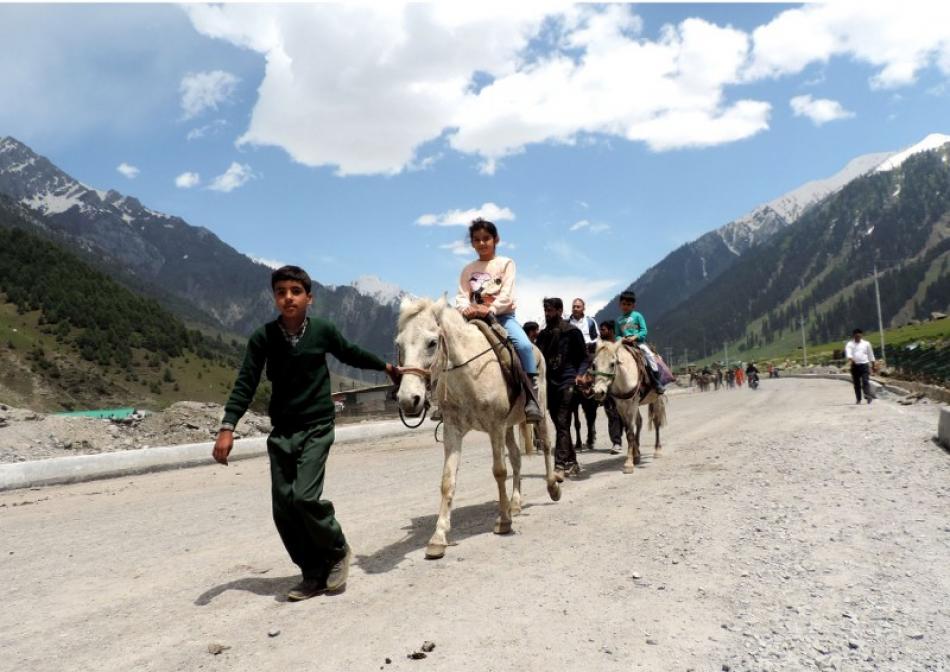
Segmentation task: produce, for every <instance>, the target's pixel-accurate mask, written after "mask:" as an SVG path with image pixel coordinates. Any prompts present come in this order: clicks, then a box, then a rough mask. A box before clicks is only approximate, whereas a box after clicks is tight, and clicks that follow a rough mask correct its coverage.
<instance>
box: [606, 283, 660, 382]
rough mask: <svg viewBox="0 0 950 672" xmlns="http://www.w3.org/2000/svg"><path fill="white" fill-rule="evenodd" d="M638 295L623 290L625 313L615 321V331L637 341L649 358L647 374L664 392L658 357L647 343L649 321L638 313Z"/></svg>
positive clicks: (621, 303)
mask: <svg viewBox="0 0 950 672" xmlns="http://www.w3.org/2000/svg"><path fill="white" fill-rule="evenodd" d="M636 307H637V295H636V294H634V293H633V292H631V291H629V290H628V291H625V292H621V294H620V312H621V313H623V314H622V315H621V316H620V317H618V318H617V321H616V322H615V323H614V333H615V334H616V335H617V338H620V339H624V340H629V341H633V342H635V343H636V344H637V345H638V346H639V347H640V351H641V352H642V353H643V356H644V358H645V359H646V360H647V374H648V375H649V376H650V384H651V385H652V386H653V388H654V389H655V390H656V393H657V394H663V393H664V392H666V390H665V389H664V387H663V383H661V382H660V370H659V368H658V366H657V363H656V357H654V356H653V351H652V350H650V346H648V345H647V321H646V320H645V319H643V315H641V314H640V313H638V312H637V311H636V310H635V308H636Z"/></svg>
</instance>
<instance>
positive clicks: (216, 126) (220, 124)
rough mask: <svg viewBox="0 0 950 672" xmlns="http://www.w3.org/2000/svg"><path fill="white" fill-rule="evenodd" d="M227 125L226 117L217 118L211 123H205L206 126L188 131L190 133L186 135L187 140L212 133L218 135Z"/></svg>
mask: <svg viewBox="0 0 950 672" xmlns="http://www.w3.org/2000/svg"><path fill="white" fill-rule="evenodd" d="M227 125H228V122H227V120H226V119H215V120H214V121H212V122H211V123H208V124H205V125H204V126H198V127H196V128H193V129H191V130H190V131H188V134H187V135H186V136H185V140H188V141H191V140H200V139H201V138H205V137H208V136H211V135H217V134H218V133H220V132H221V130H222V129H223V128H224V127H225V126H227Z"/></svg>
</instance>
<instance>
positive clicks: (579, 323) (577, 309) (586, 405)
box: [568, 299, 612, 450]
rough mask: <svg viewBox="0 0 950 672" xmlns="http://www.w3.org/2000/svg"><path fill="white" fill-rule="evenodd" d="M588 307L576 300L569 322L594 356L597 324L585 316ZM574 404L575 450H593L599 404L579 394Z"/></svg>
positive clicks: (589, 353)
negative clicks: (582, 431) (584, 425)
mask: <svg viewBox="0 0 950 672" xmlns="http://www.w3.org/2000/svg"><path fill="white" fill-rule="evenodd" d="M586 307H587V305H586V304H585V303H584V300H583V299H574V300H573V301H572V302H571V319H569V320H568V322H570V323H571V324H572V325H573V326H575V327H577V328H578V329H580V332H581V335H582V336H583V337H584V345H585V346H586V347H587V354H588V355H593V354H594V350H596V349H597V322H596V321H595V320H594V318H592V317H589V316H588V315H585V314H584V309H585V308H586ZM611 340H612V339H611ZM574 404H575V405H574V410H573V412H572V413H571V415H572V416H573V417H574V427H575V429H576V430H577V442H576V444H575V446H574V449H575V450H581V449H582V447H586V448H587V450H593V449H594V444H595V443H596V441H597V430H596V429H595V426H596V423H597V402H596V401H594V399H593V398H592V397H586V396H584V395H583V394H578V395H575V396H574ZM581 409H583V411H584V419H585V421H586V422H587V441H586V442H585V443H584V444H581V437H580V428H581V421H580V417H579V416H580V410H581Z"/></svg>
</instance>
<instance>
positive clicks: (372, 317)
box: [0, 136, 396, 380]
mask: <svg viewBox="0 0 950 672" xmlns="http://www.w3.org/2000/svg"><path fill="white" fill-rule="evenodd" d="M0 194H5V195H7V196H8V197H10V198H11V199H13V200H14V201H16V202H18V203H20V204H22V205H24V206H26V207H29V208H30V209H31V210H32V211H34V212H36V213H37V214H38V215H40V216H41V217H42V220H43V226H44V227H46V228H47V229H49V230H52V231H54V232H55V233H56V234H57V235H58V236H59V237H60V238H61V239H62V240H64V241H70V242H71V243H72V244H73V245H75V246H76V247H77V248H81V249H84V250H86V251H87V252H89V253H91V254H93V255H96V254H101V255H102V256H103V258H104V259H105V260H108V262H106V261H103V262H102V263H101V264H100V268H103V269H106V268H112V269H114V268H115V266H119V267H120V269H121V271H123V272H124V273H128V274H129V275H130V276H133V277H135V278H137V279H138V280H139V281H140V283H143V284H145V285H147V286H149V287H151V288H155V289H154V291H155V292H156V294H157V295H158V296H169V295H170V296H173V297H175V298H176V299H179V300H182V301H185V302H187V303H188V304H189V305H191V306H194V308H195V309H196V310H198V311H200V312H201V313H202V314H203V315H206V316H207V317H208V319H209V320H211V322H212V323H213V324H215V325H217V326H218V327H219V328H220V329H222V330H225V331H228V332H231V333H237V334H241V335H244V336H246V335H248V334H250V332H251V331H253V329H255V328H256V327H258V326H260V325H261V324H263V323H264V322H267V321H269V320H272V319H274V317H275V312H274V304H273V298H272V297H271V292H270V273H271V269H270V268H269V267H267V266H265V265H264V264H262V263H260V262H258V261H255V260H253V259H251V258H250V257H248V256H247V255H244V254H242V253H241V252H238V251H237V250H235V249H234V248H233V247H231V246H230V245H228V244H227V243H225V242H224V241H222V240H221V239H220V238H218V236H216V235H215V234H214V233H213V232H211V231H210V230H208V229H206V228H204V227H201V226H193V225H191V224H189V223H188V222H186V221H185V220H184V219H182V218H181V217H177V216H174V215H168V214H165V213H162V212H159V211H156V210H152V209H151V208H148V207H146V206H145V205H143V204H142V203H141V202H140V201H139V200H138V199H137V198H135V197H133V196H128V195H124V194H121V193H120V192H118V191H116V190H114V189H109V190H102V189H96V188H92V187H89V186H87V185H85V184H84V183H82V182H80V181H79V180H77V179H75V178H73V177H72V176H70V175H68V174H67V173H66V172H65V171H63V170H61V169H60V168H58V167H57V166H56V165H55V164H54V163H53V162H52V161H50V160H49V159H47V158H45V157H43V156H41V155H39V154H38V153H36V152H35V151H33V150H32V149H31V148H30V147H29V146H27V145H26V144H24V143H22V142H20V141H18V140H16V139H14V138H12V137H9V136H7V137H4V138H0ZM138 289H139V290H140V289H141V287H139V288H138ZM313 292H314V309H313V313H314V314H315V315H320V316H322V317H326V318H328V319H330V320H331V321H333V322H334V323H335V324H336V325H337V326H338V327H339V328H340V331H341V332H342V333H343V334H344V336H346V337H347V338H348V339H351V340H353V341H355V342H357V343H360V345H362V346H364V347H366V348H368V349H370V350H374V351H375V352H377V353H379V354H380V355H382V356H389V355H391V350H392V343H393V338H394V333H393V332H394V328H395V322H396V307H395V306H394V305H383V304H380V303H379V302H378V301H376V300H375V299H374V298H373V297H372V296H366V295H363V294H360V292H359V291H357V290H356V289H354V288H353V287H345V286H344V287H330V286H327V285H324V284H322V283H319V282H318V281H316V280H315V281H314V286H313ZM172 304H174V302H171V301H167V300H166V301H163V305H166V307H168V308H169V309H171V310H173V311H176V312H177V311H178V310H181V306H180V304H179V305H172ZM331 368H332V369H333V370H334V371H336V372H337V373H342V374H344V375H347V376H350V377H354V378H361V379H364V380H377V379H378V376H376V375H375V374H373V373H371V372H362V371H358V370H354V369H352V368H350V367H346V366H344V365H341V364H339V363H338V362H336V361H335V360H331Z"/></svg>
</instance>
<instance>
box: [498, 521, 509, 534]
mask: <svg viewBox="0 0 950 672" xmlns="http://www.w3.org/2000/svg"><path fill="white" fill-rule="evenodd" d="M495 534H511V521H510V520H509V521H507V522H504V523H495Z"/></svg>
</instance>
